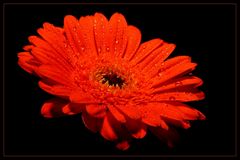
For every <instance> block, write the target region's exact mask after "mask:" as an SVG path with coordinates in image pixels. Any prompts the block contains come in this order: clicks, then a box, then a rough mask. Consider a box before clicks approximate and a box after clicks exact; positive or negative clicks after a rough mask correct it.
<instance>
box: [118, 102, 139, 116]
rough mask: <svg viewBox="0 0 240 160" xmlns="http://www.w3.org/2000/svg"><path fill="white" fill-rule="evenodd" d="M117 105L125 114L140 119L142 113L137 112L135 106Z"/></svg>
mask: <svg viewBox="0 0 240 160" xmlns="http://www.w3.org/2000/svg"><path fill="white" fill-rule="evenodd" d="M116 107H117V108H118V109H119V110H120V111H121V112H123V113H124V114H125V115H127V116H128V117H130V118H132V119H140V118H141V115H140V114H139V113H138V112H137V110H136V107H135V106H131V105H116Z"/></svg>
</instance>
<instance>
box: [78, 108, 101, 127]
mask: <svg viewBox="0 0 240 160" xmlns="http://www.w3.org/2000/svg"><path fill="white" fill-rule="evenodd" d="M82 120H83V123H84V125H85V126H86V127H87V128H88V129H89V130H91V131H92V132H98V131H100V130H101V128H102V125H103V120H102V119H100V118H95V117H92V116H90V115H89V114H88V113H87V112H85V111H84V112H83V113H82Z"/></svg>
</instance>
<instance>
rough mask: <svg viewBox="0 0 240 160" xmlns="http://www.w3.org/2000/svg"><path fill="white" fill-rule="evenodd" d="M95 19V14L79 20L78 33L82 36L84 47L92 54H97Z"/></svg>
mask: <svg viewBox="0 0 240 160" xmlns="http://www.w3.org/2000/svg"><path fill="white" fill-rule="evenodd" d="M93 28H94V19H93V16H86V17H81V18H80V20H79V30H78V31H79V32H78V35H79V36H80V37H82V39H81V40H82V41H83V44H84V46H83V47H84V48H85V49H86V51H87V52H88V53H89V54H91V55H97V50H96V45H95V38H94V30H93Z"/></svg>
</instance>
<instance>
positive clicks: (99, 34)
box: [93, 13, 108, 55]
mask: <svg viewBox="0 0 240 160" xmlns="http://www.w3.org/2000/svg"><path fill="white" fill-rule="evenodd" d="M93 18H94V20H93V22H94V27H93V30H94V36H95V42H96V48H97V51H98V54H99V55H100V54H101V53H103V52H105V51H106V47H107V43H108V40H107V31H108V20H107V18H106V17H105V16H104V15H103V14H100V13H95V15H94V17H93Z"/></svg>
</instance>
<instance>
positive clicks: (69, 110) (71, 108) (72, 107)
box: [62, 103, 85, 115]
mask: <svg viewBox="0 0 240 160" xmlns="http://www.w3.org/2000/svg"><path fill="white" fill-rule="evenodd" d="M84 108H85V105H81V104H74V103H69V104H67V105H66V106H64V107H63V108H62V112H63V113H64V114H68V115H73V114H77V113H80V112H82V111H83V110H84Z"/></svg>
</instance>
